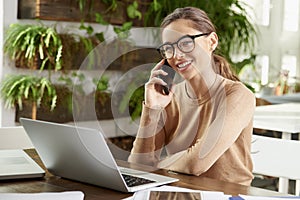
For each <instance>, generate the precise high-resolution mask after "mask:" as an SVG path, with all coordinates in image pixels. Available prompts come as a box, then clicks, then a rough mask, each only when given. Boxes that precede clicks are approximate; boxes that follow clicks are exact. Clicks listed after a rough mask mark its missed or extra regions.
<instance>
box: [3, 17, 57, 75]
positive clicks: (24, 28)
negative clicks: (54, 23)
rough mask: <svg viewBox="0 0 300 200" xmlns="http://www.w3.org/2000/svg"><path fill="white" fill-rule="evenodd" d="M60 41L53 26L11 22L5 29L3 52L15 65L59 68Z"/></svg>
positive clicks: (32, 67)
mask: <svg viewBox="0 0 300 200" xmlns="http://www.w3.org/2000/svg"><path fill="white" fill-rule="evenodd" d="M62 48H63V46H62V42H61V39H60V37H59V35H58V33H57V32H56V30H55V28H53V27H48V26H44V25H43V24H21V23H15V24H11V25H10V26H9V28H8V29H7V30H6V35H5V41H4V48H3V49H4V52H5V53H7V54H8V55H9V57H10V58H11V59H12V60H15V61H16V66H17V67H23V68H30V69H38V68H40V69H49V70H51V69H55V70H59V69H61V55H62Z"/></svg>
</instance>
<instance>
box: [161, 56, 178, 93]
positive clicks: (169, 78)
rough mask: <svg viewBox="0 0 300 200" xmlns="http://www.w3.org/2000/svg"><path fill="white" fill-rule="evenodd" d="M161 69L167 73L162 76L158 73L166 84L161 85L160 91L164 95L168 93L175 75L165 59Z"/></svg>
mask: <svg viewBox="0 0 300 200" xmlns="http://www.w3.org/2000/svg"><path fill="white" fill-rule="evenodd" d="M161 69H162V70H164V71H165V72H167V73H168V75H166V76H164V75H159V78H161V79H162V80H163V81H164V82H166V83H167V85H162V92H163V93H164V94H166V95H169V93H170V89H171V87H172V84H173V80H174V77H175V73H176V72H175V70H174V69H173V68H172V67H171V66H170V65H169V63H168V61H167V60H165V63H164V65H163V66H162V68H161Z"/></svg>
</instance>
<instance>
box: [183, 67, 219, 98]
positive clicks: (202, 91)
mask: <svg viewBox="0 0 300 200" xmlns="http://www.w3.org/2000/svg"><path fill="white" fill-rule="evenodd" d="M216 78H217V74H216V73H215V72H212V73H206V74H198V75H196V76H194V77H193V78H192V79H190V80H188V81H187V84H186V92H187V95H188V96H189V97H190V98H193V99H201V98H202V97H204V96H206V95H207V94H208V93H209V90H210V89H211V88H212V87H213V85H214V83H215V82H216Z"/></svg>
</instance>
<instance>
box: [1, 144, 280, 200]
mask: <svg viewBox="0 0 300 200" xmlns="http://www.w3.org/2000/svg"><path fill="white" fill-rule="evenodd" d="M26 152H27V153H28V154H29V155H30V156H31V157H33V158H34V159H35V160H36V161H37V162H38V163H39V164H40V165H41V166H42V167H44V166H43V165H42V164H41V161H40V160H39V158H38V156H37V154H36V152H35V151H34V150H26ZM156 173H159V174H163V175H167V176H171V177H176V178H179V180H180V181H179V182H176V183H172V184H171V185H173V186H179V187H185V188H191V189H197V190H208V191H222V192H224V193H225V194H231V195H238V194H247V195H256V196H280V195H283V194H282V193H278V192H275V191H270V190H265V189H260V188H255V187H247V186H243V185H239V184H234V183H228V182H223V181H219V180H215V179H210V178H205V177H196V176H189V175H183V174H170V173H168V172H167V171H165V170H157V171H156ZM74 190H76V191H78V190H79V191H82V192H84V194H85V200H96V199H97V200H101V199H105V200H107V199H110V200H114V199H122V198H125V197H129V196H132V193H122V192H118V191H114V190H111V189H105V188H102V187H97V186H94V185H90V184H85V183H81V182H77V181H72V180H68V179H64V178H59V177H56V176H53V175H52V174H50V173H49V172H47V173H46V176H45V177H44V178H39V179H22V180H9V181H1V182H0V192H1V193H4V192H18V193H23V192H24V193H36V192H63V191H74Z"/></svg>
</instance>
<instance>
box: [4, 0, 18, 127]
mask: <svg viewBox="0 0 300 200" xmlns="http://www.w3.org/2000/svg"><path fill="white" fill-rule="evenodd" d="M0 13H1V16H0V66H1V67H0V80H2V78H3V77H4V76H5V75H6V74H8V73H11V71H12V69H13V68H12V67H11V66H10V65H12V63H11V62H10V61H9V59H7V57H6V56H4V55H3V39H4V32H5V29H6V27H8V26H9V25H10V24H11V23H15V22H17V0H9V1H5V0H4V1H0ZM14 121H15V112H14V109H6V108H4V105H3V102H2V99H1V106H0V127H3V126H14V125H15V122H14Z"/></svg>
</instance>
